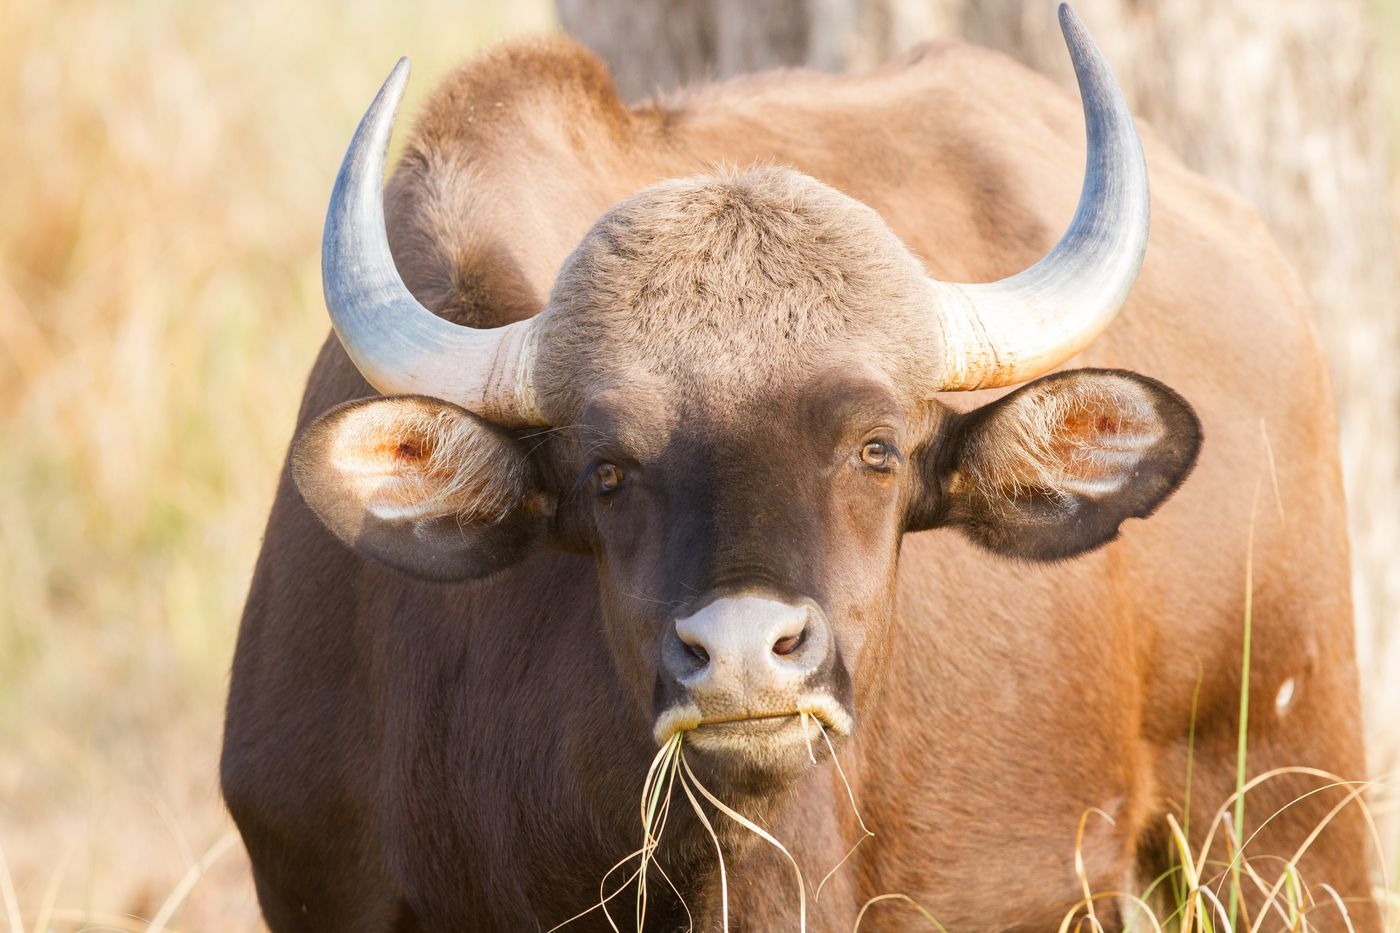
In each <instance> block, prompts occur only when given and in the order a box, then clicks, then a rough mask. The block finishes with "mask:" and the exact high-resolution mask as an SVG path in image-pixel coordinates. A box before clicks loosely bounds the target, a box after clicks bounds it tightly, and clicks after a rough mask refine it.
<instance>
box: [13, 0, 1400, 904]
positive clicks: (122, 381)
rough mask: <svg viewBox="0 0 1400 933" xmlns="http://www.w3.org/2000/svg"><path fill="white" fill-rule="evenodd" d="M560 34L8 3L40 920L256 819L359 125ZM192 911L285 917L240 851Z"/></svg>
mask: <svg viewBox="0 0 1400 933" xmlns="http://www.w3.org/2000/svg"><path fill="white" fill-rule="evenodd" d="M1386 12H1387V13H1388V14H1389V13H1391V12H1392V11H1391V10H1390V8H1389V7H1387V9H1386ZM548 28H552V11H551V9H550V6H549V4H548V2H547V0H514V2H512V3H509V4H497V3H486V2H478V3H471V2H465V0H456V2H447V0H428V2H420V3H415V4H411V5H399V4H375V3H369V2H361V0H344V2H339V3H333V2H329V0H316V2H305V3H298V4H285V3H275V2H269V0H251V2H244V3H239V4H223V3H220V4H215V3H207V4H205V3H201V4H195V3H179V2H159V0H128V2H124V3H116V2H111V0H0V451H3V452H0V850H3V853H4V856H5V860H6V863H7V865H8V870H9V873H10V875H11V876H12V877H13V880H14V886H15V894H16V897H17V900H18V903H19V905H20V907H21V908H22V909H23V911H24V913H25V921H26V923H27V924H29V925H33V924H34V922H35V918H36V917H39V916H40V915H43V914H45V913H47V910H48V908H47V906H46V905H48V904H54V905H56V908H55V909H56V911H57V912H56V913H52V914H51V915H50V916H52V917H53V927H54V928H55V929H71V928H74V927H75V926H77V925H78V923H79V921H80V920H81V919H82V914H83V912H91V917H92V918H94V919H101V918H103V917H104V915H105V916H110V923H111V926H109V927H108V928H113V927H115V928H120V924H121V923H122V922H124V921H121V918H120V916H111V915H121V914H131V915H137V916H142V917H151V916H152V915H154V914H155V913H156V912H157V911H158V909H159V908H160V906H161V904H162V902H163V901H164V900H165V899H166V897H167V895H169V894H170V892H171V891H172V890H173V889H175V888H176V885H177V883H178V882H179V881H180V879H181V878H182V877H183V876H185V875H186V873H187V872H188V870H189V868H190V866H191V865H192V864H193V863H195V862H196V861H197V860H198V859H199V857H200V856H201V855H202V854H203V853H205V852H206V851H208V850H209V849H210V847H212V846H215V845H217V844H219V843H220V842H221V840H225V838H226V837H227V834H228V832H229V830H230V824H229V822H228V820H227V817H226V816H225V815H224V813H223V809H222V805H221V803H220V800H219V796H218V789H217V779H216V773H217V754H218V745H219V735H220V730H221V724H222V706H223V700H224V695H225V690H226V686H227V669H228V664H229V659H230V656H231V653H232V646H233V639H234V634H235V631H236V627H237V620H238V614H239V610H240V608H241V604H242V600H243V596H244V592H245V589H246V586H247V581H248V577H249V573H250V570H251V567H252V563H253V559H254V556H255V554H256V551H257V547H258V543H259V538H260V535H261V533H262V528H263V523H264V521H265V518H266V515H267V509H268V506H269V503H270V500H271V496H272V492H273V488H274V484H275V482H276V478H277V474H278V470H279V467H280V463H281V459H282V456H283V454H284V451H285V447H286V444H287V442H288V440H289V438H290V434H291V428H292V424H293V418H294V415H295V411H296V406H297V403H298V400H299V397H300V392H301V388H302V385H303V382H304V379H305V376H306V373H307V371H308V369H309V367H310V364H311V361H312V358H313V356H314V352H315V349H316V347H317V346H318V345H319V342H320V340H321V339H322V337H323V336H324V335H325V333H326V331H327V322H326V317H325V313H324V309H323V306H322V302H321V294H320V277H319V266H318V262H319V255H318V253H319V236H320V225H321V219H322V214H323V210H324V204H325V198H326V195H327V193H328V190H329V186H330V181H331V178H332V177H333V175H334V172H335V168H336V166H337V165H338V163H339V159H340V156H341V154H342V151H343V147H344V145H345V142H346V140H347V138H348V134H349V132H350V129H351V127H353V125H354V123H355V121H356V120H357V119H358V117H359V113H360V109H361V108H362V106H363V105H364V103H365V102H366V101H367V100H368V98H369V95H370V94H371V93H372V91H373V89H374V87H375V86H376V84H377V82H378V81H379V79H380V78H381V77H382V75H383V74H385V73H386V72H387V70H388V67H389V66H390V65H391V64H392V62H393V61H394V60H395V58H396V57H397V56H398V55H400V54H403V53H409V54H411V55H412V56H413V58H414V64H415V71H416V74H415V78H414V80H413V82H412V84H411V85H410V89H409V100H408V103H407V110H408V112H412V111H413V109H414V108H415V106H416V104H417V102H418V101H420V100H421V99H422V96H423V95H424V94H425V93H426V92H427V90H428V89H430V88H431V87H432V86H433V85H434V83H435V81H436V80H437V79H438V78H439V77H440V76H441V75H442V74H443V72H444V71H445V70H447V69H448V68H449V67H451V66H452V65H453V64H455V63H456V62H458V61H460V60H461V59H462V58H464V57H466V56H468V55H470V54H471V53H472V52H474V51H475V50H477V49H478V48H480V47H481V46H482V45H484V44H486V43H488V42H491V41H495V40H498V39H500V38H503V37H505V36H507V35H510V34H514V33H517V32H522V31H530V30H540V29H548ZM1397 676H1400V674H1397ZM1395 713H1396V716H1397V717H1400V709H1397V710H1396V711H1395ZM1387 841H1388V842H1389V843H1391V844H1392V845H1394V844H1396V843H1400V840H1387ZM1067 844H1068V841H1067ZM1397 847H1400V846H1397ZM1391 870H1392V872H1394V871H1395V868H1392V869H1391ZM4 874H5V873H4V872H3V871H0V878H3V876H4ZM0 884H3V881H0ZM0 893H3V892H0ZM3 903H4V901H3V899H0V928H3V926H4V919H5V912H4V908H3V906H2V905H3ZM104 922H107V921H105V920H104ZM177 926H178V927H179V928H181V929H189V930H212V931H238V930H253V929H260V928H261V927H260V924H259V921H258V916H257V908H256V903H255V899H254V896H253V891H252V886H251V883H250V881H249V877H248V874H247V867H246V862H245V861H244V860H243V857H242V853H241V849H240V848H239V847H238V846H237V845H233V846H232V847H230V848H229V850H228V853H227V854H226V855H224V856H222V857H221V858H220V859H219V860H218V861H217V862H215V864H214V866H213V867H212V869H211V871H210V873H209V874H208V876H207V877H204V878H202V879H201V880H200V881H199V882H198V883H197V884H196V885H195V887H194V888H193V891H192V893H191V894H190V896H189V898H188V901H187V902H186V904H185V905H184V907H183V909H182V910H181V912H180V914H179V917H178V923H177ZM131 927H132V928H135V929H139V928H141V925H140V924H138V923H132V924H131Z"/></svg>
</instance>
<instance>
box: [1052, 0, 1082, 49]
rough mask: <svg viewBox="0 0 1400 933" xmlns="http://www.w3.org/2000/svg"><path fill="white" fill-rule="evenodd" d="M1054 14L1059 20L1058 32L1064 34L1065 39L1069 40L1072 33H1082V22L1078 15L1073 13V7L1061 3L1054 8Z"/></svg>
mask: <svg viewBox="0 0 1400 933" xmlns="http://www.w3.org/2000/svg"><path fill="white" fill-rule="evenodd" d="M1055 12H1056V13H1057V14H1058V15H1059V19H1060V32H1062V33H1064V36H1065V39H1067V40H1068V39H1070V37H1071V34H1072V33H1081V32H1084V31H1085V30H1084V21H1083V20H1081V19H1080V18H1079V14H1078V13H1076V12H1074V7H1072V6H1070V5H1069V4H1068V3H1061V4H1060V5H1059V6H1057V7H1056V8H1055Z"/></svg>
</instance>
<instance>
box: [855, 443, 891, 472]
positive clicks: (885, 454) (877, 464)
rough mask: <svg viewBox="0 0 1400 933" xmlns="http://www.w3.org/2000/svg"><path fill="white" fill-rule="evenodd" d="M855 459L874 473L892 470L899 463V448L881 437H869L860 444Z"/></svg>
mask: <svg viewBox="0 0 1400 933" xmlns="http://www.w3.org/2000/svg"><path fill="white" fill-rule="evenodd" d="M856 459H857V460H858V461H859V462H860V465H861V466H862V467H864V468H865V469H867V470H870V471H872V472H876V473H889V472H892V471H893V470H894V468H895V467H896V466H898V465H899V463H900V455H899V449H898V448H897V447H895V445H894V444H893V443H892V442H890V441H887V440H883V439H881V438H871V439H869V440H867V441H866V442H865V443H864V444H862V445H861V448H860V450H859V451H857V453H856Z"/></svg>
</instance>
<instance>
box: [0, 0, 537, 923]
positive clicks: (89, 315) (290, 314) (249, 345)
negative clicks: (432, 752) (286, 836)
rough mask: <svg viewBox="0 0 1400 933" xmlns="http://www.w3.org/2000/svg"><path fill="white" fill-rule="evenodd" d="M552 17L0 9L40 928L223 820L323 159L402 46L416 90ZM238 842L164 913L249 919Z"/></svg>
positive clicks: (10, 454)
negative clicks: (232, 727) (253, 582)
mask: <svg viewBox="0 0 1400 933" xmlns="http://www.w3.org/2000/svg"><path fill="white" fill-rule="evenodd" d="M550 15H551V13H550V7H549V4H548V2H547V0H522V2H519V3H512V4H494V3H485V2H480V3H472V2H464V0H451V2H449V0H428V2H424V3H415V4H411V5H384V4H377V3H374V4H372V3H367V2H361V0H349V2H342V3H331V2H328V0H318V2H309V3H295V4H285V3H273V2H268V0H252V2H247V3H238V4H212V3H210V4H204V3H172V2H160V0H132V2H123V3H117V2H113V0H97V2H89V0H14V2H9V3H4V4H0V60H3V61H4V63H5V64H4V67H3V68H0V127H4V129H3V131H0V165H3V166H4V167H5V170H4V171H3V172H0V449H3V451H4V453H3V455H0V844H2V845H4V846H5V851H6V853H7V855H8V857H9V868H10V871H11V872H12V873H13V879H14V886H15V892H14V894H15V899H16V900H17V902H18V903H19V904H20V905H22V906H24V907H25V908H26V909H27V910H28V911H29V912H30V913H29V914H28V915H27V916H26V920H28V921H30V922H31V923H33V922H34V921H35V919H36V915H37V916H38V918H39V919H44V918H43V916H42V915H43V913H44V911H45V909H46V908H45V907H44V906H43V905H45V904H48V903H50V898H49V895H48V893H47V892H48V891H49V890H50V888H53V889H54V894H53V900H52V904H54V905H56V906H53V907H52V908H51V909H49V913H50V915H51V916H52V917H53V918H54V919H53V920H52V925H53V926H54V928H55V929H57V930H64V929H70V928H73V927H75V926H76V925H77V924H78V923H79V921H80V920H81V919H82V914H83V913H84V911H89V910H90V911H92V912H93V917H94V920H96V919H97V914H99V913H106V914H114V913H115V914H123V913H131V914H133V915H136V916H137V917H138V918H140V917H145V918H151V917H154V916H155V914H156V912H157V911H159V909H160V907H161V905H162V903H163V901H164V899H165V897H166V896H167V894H168V893H169V892H170V891H172V890H174V889H175V887H176V885H177V884H178V882H179V881H180V879H181V878H182V877H183V876H185V874H186V872H187V871H188V870H189V869H190V866H192V865H195V864H197V863H198V861H199V853H201V852H203V851H205V850H206V849H207V848H208V847H209V846H211V845H213V844H214V843H215V842H216V841H217V840H219V839H221V838H224V834H225V833H226V832H227V829H228V826H227V821H226V818H225V817H224V816H223V812H222V807H221V805H220V802H219V797H218V792H217V787H216V778H215V759H216V754H217V747H218V741H219V730H220V725H221V722H222V704H223V698H224V694H225V691H226V689H227V680H226V674H227V669H228V664H229V659H230V657H231V654H232V646H233V638H234V633H235V630H236V626H237V620H238V614H239V611H240V608H241V604H242V600H243V597H244V594H245V592H246V588H247V585H248V579H249V575H250V572H251V569H252V564H253V559H254V556H255V554H256V552H257V547H258V543H259V539H260V536H261V534H262V529H263V524H264V522H265V521H266V519H267V513H268V508H269V506H270V504H271V497H272V492H273V489H274V486H275V484H276V481H277V477H278V473H279V470H280V466H281V459H282V456H283V454H284V451H285V447H286V444H287V442H288V440H289V439H290V434H291V428H292V424H293V419H294V417H295V414H296V408H297V405H298V402H299V399H300V395H301V389H302V386H303V384H304V380H305V378H306V373H307V372H308V370H309V369H310V365H311V362H312V359H313V357H314V354H315V351H316V348H317V346H318V345H319V342H320V340H321V339H322V337H323V336H324V335H325V334H326V333H327V331H328V324H327V320H326V316H325V311H324V307H323V304H322V300H321V289H320V273H319V238H320V225H321V218H322V216H323V214H324V208H325V201H326V197H327V194H328V192H329V186H330V182H331V179H332V178H333V177H334V174H335V169H336V166H337V164H338V162H339V159H340V156H341V153H342V152H343V148H344V146H345V143H346V141H347V140H348V138H349V134H350V132H351V131H352V129H353V128H354V125H355V122H356V120H357V119H358V118H359V115H360V112H361V110H362V108H363V107H364V105H365V103H366V102H367V101H368V100H369V98H370V97H371V96H372V95H373V93H374V91H375V89H376V88H377V87H378V85H379V82H380V81H381V80H382V79H383V77H384V75H385V74H386V73H387V72H388V69H389V67H390V66H391V65H392V64H393V62H394V61H395V59H396V58H397V57H398V56H399V55H402V54H408V55H411V56H412V57H413V58H414V64H415V78H414V81H413V84H412V87H411V88H410V92H409V96H410V99H409V101H408V103H407V108H408V111H409V112H411V111H412V110H413V109H414V107H415V106H416V104H417V103H418V102H419V101H421V100H422V97H423V95H424V94H426V93H427V92H428V90H429V89H431V87H432V86H433V84H434V83H435V82H436V81H437V80H438V78H439V77H440V76H441V75H442V74H443V73H444V72H445V71H446V70H447V69H448V68H450V67H452V66H454V65H455V64H457V63H458V62H460V61H461V60H463V59H464V58H466V57H468V56H469V55H471V54H472V53H473V52H474V51H476V50H477V49H478V48H480V47H481V46H482V45H483V44H485V43H486V42H489V41H493V40H496V39H499V38H501V37H503V36H504V35H506V34H507V33H510V32H514V31H520V30H522V29H529V28H535V27H539V28H549V25H550V22H549V21H550ZM240 859H241V857H237V858H236V857H226V858H225V859H224V860H222V861H221V862H219V863H218V864H216V865H214V866H212V867H211V871H210V873H209V874H208V875H206V876H203V877H202V878H201V879H200V880H199V883H198V885H196V886H195V888H194V890H193V893H192V895H191V901H190V903H189V905H188V906H187V907H186V908H185V910H184V913H183V914H182V915H181V916H177V917H174V918H172V920H173V921H174V923H175V925H177V926H179V925H180V924H181V919H182V917H183V918H184V919H185V920H186V921H188V923H189V926H190V927H191V928H194V929H204V930H220V931H234V930H239V929H252V928H256V926H257V925H258V921H257V919H256V907H255V904H254V902H253V895H252V889H251V885H250V884H249V883H248V878H247V875H246V868H245V867H243V864H242V862H241V860H240ZM59 866H64V867H63V868H62V870H61V871H59V870H57V869H58V868H59ZM16 909H18V907H16ZM74 912H76V914H75V913H74ZM3 916H4V915H3V913H0V917H3ZM110 919H111V918H110V917H109V918H108V920H110ZM103 922H108V921H103ZM108 925H112V924H110V923H109V924H108ZM140 928H141V929H144V926H142V927H140Z"/></svg>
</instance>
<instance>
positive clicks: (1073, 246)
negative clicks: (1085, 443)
mask: <svg viewBox="0 0 1400 933" xmlns="http://www.w3.org/2000/svg"><path fill="white" fill-rule="evenodd" d="M1059 13H1060V30H1061V31H1062V32H1063V33H1064V36H1065V44H1066V45H1068V46H1069V54H1070V58H1071V59H1072V60H1073V62H1074V71H1075V75H1076V76H1077V77H1078V79H1079V94H1080V97H1081V98H1083V102H1084V126H1085V130H1086V134H1087V136H1088V154H1087V156H1086V160H1085V167H1084V187H1083V190H1082V191H1081V193H1080V195H1079V207H1078V208H1077V209H1076V210H1075V212H1074V220H1072V221H1071V222H1070V225H1069V230H1067V231H1066V232H1065V235H1064V236H1063V237H1061V239H1060V242H1059V243H1057V244H1055V247H1054V249H1052V250H1051V251H1050V252H1049V253H1048V254H1047V255H1046V256H1045V257H1044V258H1043V259H1041V260H1040V261H1039V262H1037V263H1036V264H1035V265H1033V266H1031V267H1030V268H1029V269H1027V270H1025V271H1024V272H1020V273H1018V274H1016V275H1013V276H1011V277H1010V278H1006V279H1002V280H1001V281H999V282H988V283H985V284H978V285H957V284H952V283H948V282H939V281H937V280H934V279H930V280H929V281H930V282H931V283H932V284H933V286H934V293H935V301H936V302H937V306H938V316H939V318H940V320H941V323H942V325H943V343H944V354H945V356H944V372H945V373H946V376H945V378H944V379H943V380H942V383H941V385H942V388H943V389H944V390H945V391H953V390H962V389H982V388H993V387H996V386H1005V385H1012V384H1014V383H1017V382H1024V381H1026V380H1028V379H1034V378H1036V377H1037V376H1041V375H1043V374H1045V373H1046V372H1048V371H1050V370H1051V369H1053V368H1054V367H1056V366H1058V365H1059V364H1061V363H1063V362H1064V361H1065V360H1067V359H1069V358H1070V357H1071V356H1073V355H1074V354H1075V353H1078V352H1079V351H1080V350H1082V349H1083V348H1084V347H1085V346H1087V345H1088V344H1089V342H1090V341H1092V340H1093V339H1094V338H1095V337H1097V336H1098V335H1099V333H1100V332H1102V331H1103V329H1104V328H1106V327H1107V326H1108V325H1109V323H1110V322H1111V321H1112V320H1113V318H1114V315H1116V314H1117V313H1118V309H1119V308H1120V307H1121V306H1122V304H1123V302H1124V300H1126V299H1127V297H1128V292H1129V291H1130V290H1131V289H1132V287H1133V280H1134V279H1136V278H1137V274H1138V269H1140V268H1141V267H1142V256H1143V253H1144V251H1145V250H1146V249H1147V226H1148V198H1147V163H1146V162H1145V161H1144V159H1143V155H1142V143H1141V142H1140V141H1139V139H1138V135H1137V130H1136V128H1134V126H1133V117H1132V114H1131V113H1130V112H1129V111H1128V105H1127V102H1126V101H1124V99H1123V92H1122V91H1121V90H1119V88H1118V83H1117V82H1116V81H1114V79H1113V73H1112V72H1111V71H1109V68H1108V63H1107V62H1106V61H1104V57H1103V53H1102V52H1100V51H1099V49H1098V46H1096V45H1095V44H1094V40H1093V39H1091V38H1090V37H1089V33H1088V32H1087V31H1086V30H1085V29H1084V24H1083V23H1082V22H1080V20H1079V17H1078V16H1076V15H1075V13H1074V11H1073V10H1071V9H1070V8H1069V5H1068V4H1063V3H1062V4H1060V8H1059Z"/></svg>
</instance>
